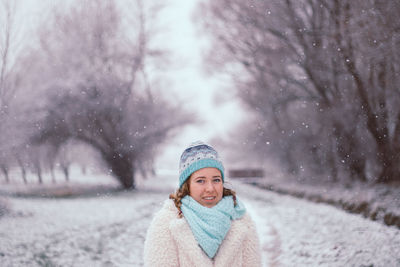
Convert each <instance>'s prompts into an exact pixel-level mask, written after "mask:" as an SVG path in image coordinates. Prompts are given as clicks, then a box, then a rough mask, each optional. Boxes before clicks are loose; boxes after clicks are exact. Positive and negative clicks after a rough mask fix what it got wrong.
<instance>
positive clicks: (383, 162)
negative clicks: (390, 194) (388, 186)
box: [377, 147, 400, 183]
mask: <svg viewBox="0 0 400 267" xmlns="http://www.w3.org/2000/svg"><path fill="white" fill-rule="evenodd" d="M378 149H379V148H378ZM379 150H380V151H379V153H378V160H379V162H380V166H382V170H381V173H380V174H379V177H378V179H377V182H378V183H390V182H393V181H395V180H399V179H400V178H399V177H400V168H399V160H400V157H399V156H397V155H398V154H399V153H396V151H393V150H392V149H390V148H382V147H380V149H379ZM394 155H395V156H394Z"/></svg>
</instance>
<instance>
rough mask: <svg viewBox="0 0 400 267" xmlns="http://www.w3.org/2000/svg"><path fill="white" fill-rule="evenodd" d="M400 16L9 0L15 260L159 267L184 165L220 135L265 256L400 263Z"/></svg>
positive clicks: (304, 4)
mask: <svg viewBox="0 0 400 267" xmlns="http://www.w3.org/2000/svg"><path fill="white" fill-rule="evenodd" d="M398 14H400V3H399V1H384V0H341V1H339V0H296V1H294V0H282V1H280V0H248V1H242V0H229V1H228V0H218V1H212V0H192V1H178V0H166V1H152V0H147V1H144V0H67V1H61V0H59V1H56V0H41V1H36V0H0V229H1V231H0V232H1V235H0V239H1V240H0V241H1V242H0V262H2V263H4V264H5V266H24V265H29V266H63V265H66V266H89V265H90V266H92V265H93V264H95V265H96V266H132V265H134V266H141V265H143V262H142V261H141V258H142V257H141V253H142V249H143V242H144V239H145V232H146V230H147V228H148V225H149V224H150V221H151V218H152V216H153V214H154V212H155V211H156V210H157V209H158V208H159V207H160V205H161V204H160V203H162V201H164V200H165V199H166V198H167V196H168V194H169V193H171V192H172V191H173V190H174V189H175V188H176V186H177V182H178V181H177V180H178V179H177V176H178V165H179V157H180V155H181V153H182V151H183V150H184V149H185V147H186V146H187V145H189V144H190V143H191V142H194V141H198V140H202V141H205V142H208V143H210V144H211V145H212V146H214V147H215V148H216V150H217V151H218V152H219V153H220V154H221V156H222V158H223V162H224V165H225V167H226V173H227V174H228V175H227V177H228V179H227V185H228V186H233V187H234V189H235V190H236V189H237V190H238V192H239V193H240V196H241V198H243V199H245V202H246V207H247V208H248V210H249V212H250V213H252V215H253V218H254V219H255V221H256V224H257V227H258V229H259V234H260V237H261V244H262V250H263V252H262V253H263V258H264V259H265V261H264V263H269V265H270V266H315V265H316V264H317V265H318V266H323V265H324V264H326V265H325V266H350V265H351V266H399V264H400V259H399V256H398V255H400V252H399V249H400V231H399V229H400V164H399V163H400V49H399V48H400V20H399V19H398ZM275 193H278V194H275ZM285 195H291V196H294V197H295V198H293V199H292V198H291V197H286V196H285ZM300 199H305V200H307V201H302V200H300ZM314 202H317V203H321V202H322V203H325V204H329V205H330V206H334V207H336V208H339V209H334V208H332V207H330V206H326V205H316V204H315V203H314ZM340 210H345V211H346V212H349V213H356V214H359V215H360V216H359V217H356V216H351V215H349V214H348V213H345V212H341V211H340ZM363 217H364V218H363ZM365 218H366V219H365ZM376 222H379V223H376ZM354 242H356V243H354ZM1 244H3V246H1ZM371 244H373V245H371ZM31 264H34V265H31Z"/></svg>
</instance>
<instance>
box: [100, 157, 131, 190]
mask: <svg viewBox="0 0 400 267" xmlns="http://www.w3.org/2000/svg"><path fill="white" fill-rule="evenodd" d="M104 158H105V159H106V161H107V164H108V166H109V167H110V168H111V171H112V174H113V175H114V176H115V177H116V178H117V179H118V181H119V182H120V183H121V185H122V186H123V187H124V188H125V189H134V188H135V181H134V175H133V163H132V160H130V157H128V156H125V157H124V156H121V155H119V154H118V153H114V154H112V155H108V156H105V157H104Z"/></svg>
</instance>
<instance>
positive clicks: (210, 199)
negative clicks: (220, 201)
mask: <svg viewBox="0 0 400 267" xmlns="http://www.w3.org/2000/svg"><path fill="white" fill-rule="evenodd" d="M203 199H204V200H205V201H213V200H215V199H216V197H203Z"/></svg>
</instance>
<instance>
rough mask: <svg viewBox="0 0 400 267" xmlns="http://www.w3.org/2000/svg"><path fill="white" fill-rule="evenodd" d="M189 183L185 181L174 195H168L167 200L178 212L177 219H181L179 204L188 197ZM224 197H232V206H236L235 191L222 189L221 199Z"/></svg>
mask: <svg viewBox="0 0 400 267" xmlns="http://www.w3.org/2000/svg"><path fill="white" fill-rule="evenodd" d="M189 181H190V178H189V179H187V180H186V181H185V182H184V183H183V185H182V186H181V188H178V189H177V190H176V191H175V193H172V194H170V195H169V198H170V199H173V200H174V203H175V206H176V208H177V209H178V212H179V215H178V216H179V218H182V210H181V206H182V202H181V200H182V198H184V197H185V196H187V195H190V190H189ZM225 196H232V197H233V204H234V205H235V206H236V205H237V203H236V192H235V191H233V190H232V189H229V188H225V187H224V190H223V192H222V197H225Z"/></svg>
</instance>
